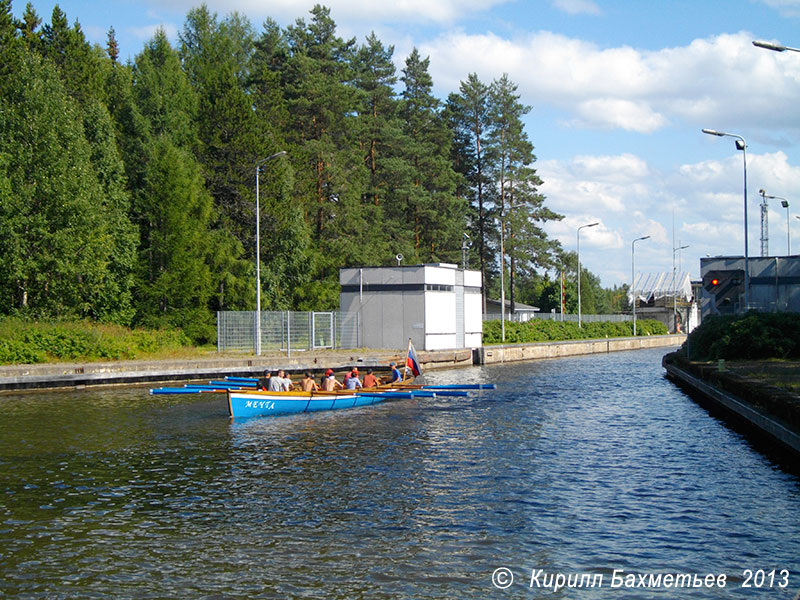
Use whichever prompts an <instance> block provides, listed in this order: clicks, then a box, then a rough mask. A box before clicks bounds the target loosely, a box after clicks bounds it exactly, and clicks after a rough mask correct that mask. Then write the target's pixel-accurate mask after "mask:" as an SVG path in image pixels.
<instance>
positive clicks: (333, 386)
mask: <svg viewBox="0 0 800 600" xmlns="http://www.w3.org/2000/svg"><path fill="white" fill-rule="evenodd" d="M343 387H344V386H343V385H342V382H341V381H337V380H336V375H335V374H334V373H333V369H328V370H327V371H325V382H324V383H323V384H322V389H323V390H325V391H326V392H333V391H335V390H341V389H342V388H343Z"/></svg>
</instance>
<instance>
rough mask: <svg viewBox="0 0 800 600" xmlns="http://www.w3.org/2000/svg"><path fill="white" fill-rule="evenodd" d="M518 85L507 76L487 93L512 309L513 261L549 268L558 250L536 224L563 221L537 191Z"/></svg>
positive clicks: (525, 110) (526, 266)
mask: <svg viewBox="0 0 800 600" xmlns="http://www.w3.org/2000/svg"><path fill="white" fill-rule="evenodd" d="M519 98H520V96H519V94H518V93H517V86H516V84H514V83H513V82H511V81H510V80H509V78H508V75H507V74H504V75H503V77H501V78H500V79H499V80H495V81H494V82H493V83H492V86H491V89H490V96H489V106H490V109H489V119H490V120H491V123H492V129H491V135H490V136H489V139H490V143H491V144H492V146H493V147H494V149H495V152H494V157H495V159H496V162H495V164H494V165H493V173H494V178H495V181H496V182H497V188H498V189H499V191H500V193H499V198H498V200H499V217H500V235H501V237H502V239H501V248H503V252H501V253H500V268H501V269H502V270H503V271H505V256H506V254H507V255H508V257H509V265H510V269H509V274H510V281H509V290H510V302H511V313H512V314H513V313H514V311H515V308H514V303H515V294H516V286H515V281H516V275H517V264H521V265H522V267H523V269H525V270H528V271H529V270H531V269H532V268H534V267H535V265H536V264H537V263H538V264H540V265H543V266H549V263H548V256H549V255H551V254H552V252H553V250H555V249H557V246H555V245H554V242H552V241H551V240H548V239H547V235H546V234H545V232H544V231H543V230H542V228H541V227H540V226H539V225H537V223H543V222H545V221H548V220H554V219H561V218H562V217H561V215H558V214H556V213H553V212H552V211H550V210H549V209H547V208H545V207H544V197H543V196H542V195H541V194H539V193H538V187H539V186H540V185H541V184H542V181H541V179H539V176H538V175H537V174H536V171H535V169H533V167H532V165H533V163H534V162H535V160H536V157H535V156H534V154H533V144H531V143H530V141H529V139H528V136H527V134H526V133H525V129H524V125H523V123H522V118H523V116H524V115H526V114H527V113H529V112H530V110H531V107H530V106H526V105H524V104H522V103H521V102H520V101H519Z"/></svg>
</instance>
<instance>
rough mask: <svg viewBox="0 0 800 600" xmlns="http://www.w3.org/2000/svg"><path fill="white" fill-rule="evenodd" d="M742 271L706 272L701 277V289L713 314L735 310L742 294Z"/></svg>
mask: <svg viewBox="0 0 800 600" xmlns="http://www.w3.org/2000/svg"><path fill="white" fill-rule="evenodd" d="M743 281H744V271H743V270H741V269H731V270H718V271H708V272H706V273H705V274H704V275H703V289H704V290H705V292H706V295H707V296H708V297H709V299H710V301H711V303H712V306H713V312H714V313H728V312H731V311H733V310H735V307H736V306H737V305H738V303H739V302H740V296H741V295H742V294H743V293H744V285H743Z"/></svg>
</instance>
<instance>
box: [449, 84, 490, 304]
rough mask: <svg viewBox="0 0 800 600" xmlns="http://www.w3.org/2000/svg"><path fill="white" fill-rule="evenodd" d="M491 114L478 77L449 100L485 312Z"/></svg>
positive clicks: (486, 92)
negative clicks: (468, 205)
mask: <svg viewBox="0 0 800 600" xmlns="http://www.w3.org/2000/svg"><path fill="white" fill-rule="evenodd" d="M488 111H489V87H488V86H487V85H486V84H484V83H482V82H481V81H480V79H479V78H478V76H477V75H476V74H475V73H471V74H470V75H469V76H468V78H467V80H466V81H462V82H461V85H460V86H459V93H458V94H450V96H449V97H448V100H447V113H446V114H447V120H448V123H449V124H450V128H451V130H452V132H453V139H454V152H453V154H452V162H453V164H454V165H455V168H456V170H457V171H458V172H459V173H460V174H461V175H462V176H463V181H464V182H465V183H464V185H463V187H462V192H461V193H460V194H459V195H462V194H463V195H465V196H466V197H467V198H468V201H469V203H470V206H471V208H472V211H471V213H470V215H471V217H472V232H473V237H474V238H476V239H477V243H478V257H479V261H480V270H481V278H482V281H483V309H484V312H485V311H486V296H487V289H488V286H489V284H490V282H489V279H488V275H489V265H490V263H491V261H490V256H489V251H490V248H491V246H490V243H489V237H490V227H489V223H490V222H491V221H490V217H491V213H490V211H489V209H490V207H491V205H492V202H493V194H492V189H491V182H490V178H489V176H488V174H489V170H490V169H489V166H490V165H491V164H492V153H491V148H487V147H486V145H487V141H486V140H487V136H488V135H489V132H490V127H491V126H490V122H489V112H488Z"/></svg>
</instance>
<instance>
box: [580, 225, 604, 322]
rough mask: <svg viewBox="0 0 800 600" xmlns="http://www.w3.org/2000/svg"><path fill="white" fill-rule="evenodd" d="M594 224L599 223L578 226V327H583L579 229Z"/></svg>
mask: <svg viewBox="0 0 800 600" xmlns="http://www.w3.org/2000/svg"><path fill="white" fill-rule="evenodd" d="M595 225H600V223H589V224H588V225H581V226H580V227H578V327H583V326H582V325H581V229H583V228H584V227H594V226H595Z"/></svg>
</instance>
